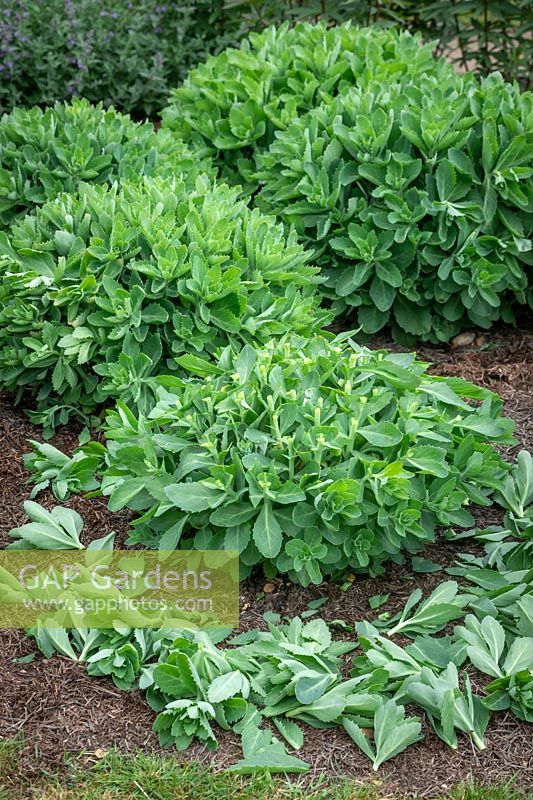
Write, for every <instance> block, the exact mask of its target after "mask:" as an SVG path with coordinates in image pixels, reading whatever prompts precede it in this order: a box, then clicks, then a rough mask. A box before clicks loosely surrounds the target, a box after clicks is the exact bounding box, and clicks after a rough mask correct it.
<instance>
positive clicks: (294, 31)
mask: <svg viewBox="0 0 533 800" xmlns="http://www.w3.org/2000/svg"><path fill="white" fill-rule="evenodd" d="M447 71H451V67H449V66H446V65H445V64H444V62H437V61H435V59H434V58H433V54H432V47H431V45H422V43H421V41H420V38H419V37H418V36H412V35H411V34H409V33H407V32H399V31H397V30H395V29H388V30H383V29H381V30H380V29H377V28H357V27H353V26H352V25H351V24H350V23H347V24H344V25H339V26H336V27H329V28H328V27H327V24H326V23H325V22H321V23H318V24H316V25H311V24H309V23H300V24H298V25H296V26H294V27H292V28H290V27H289V26H288V23H286V24H283V25H281V26H280V27H278V28H275V27H270V28H268V29H267V30H265V31H263V32H262V33H252V34H250V36H249V37H248V38H247V39H245V40H244V41H243V42H242V43H241V46H240V48H228V49H227V50H224V51H223V52H222V53H220V54H219V55H217V56H210V57H209V58H208V59H207V61H206V62H205V63H202V64H199V65H198V66H197V67H196V68H195V69H193V70H191V71H190V72H189V75H188V77H187V78H186V80H185V82H184V83H183V84H182V85H181V86H180V87H178V88H177V89H175V90H174V92H173V93H172V95H171V98H170V103H169V105H168V107H167V108H166V109H165V110H164V111H163V125H164V126H165V127H167V128H170V129H171V130H173V131H176V132H177V133H178V134H179V135H181V136H184V137H186V138H189V139H190V140H191V141H192V142H193V143H194V144H195V146H196V147H198V148H199V150H200V152H202V151H203V150H204V148H205V147H207V148H208V149H209V151H210V152H211V154H212V155H213V157H214V159H215V162H216V164H217V166H218V167H219V169H220V170H221V172H222V174H223V175H224V177H227V178H228V179H231V180H232V181H234V182H237V183H244V184H246V182H249V183H250V186H251V187H253V185H254V178H253V172H254V156H255V155H256V154H257V153H260V152H262V151H263V150H265V149H266V148H268V146H269V145H270V144H271V142H272V141H273V140H274V137H275V134H276V132H277V131H280V130H285V129H286V128H287V127H289V125H290V123H291V122H292V121H293V120H294V119H295V118H298V117H299V116H301V115H302V114H305V112H307V111H309V110H310V109H312V108H315V107H316V106H317V105H319V104H320V103H321V102H322V101H323V100H325V99H328V98H331V97H334V96H336V95H337V94H338V93H340V92H342V91H343V90H344V89H345V88H346V87H349V86H354V85H357V86H367V85H368V83H369V82H370V81H378V82H379V81H385V82H386V83H387V82H390V81H393V80H406V81H407V82H410V81H411V80H412V79H413V78H414V77H416V76H418V75H420V74H422V73H426V72H429V73H432V74H436V75H441V74H443V73H445V72H447Z"/></svg>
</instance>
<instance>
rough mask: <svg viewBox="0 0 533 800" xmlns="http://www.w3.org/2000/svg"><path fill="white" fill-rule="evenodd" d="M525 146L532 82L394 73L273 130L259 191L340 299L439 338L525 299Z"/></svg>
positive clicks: (509, 318)
mask: <svg viewBox="0 0 533 800" xmlns="http://www.w3.org/2000/svg"><path fill="white" fill-rule="evenodd" d="M532 153H533V95H531V93H524V94H521V93H520V92H519V89H518V87H517V86H516V85H512V84H509V83H505V82H504V81H503V80H502V78H501V77H500V76H499V75H498V74H494V75H492V76H490V77H489V78H487V79H486V80H484V81H482V82H481V83H479V82H477V81H476V79H475V78H473V76H471V75H466V76H459V75H454V74H453V73H443V74H441V75H438V76H435V75H431V74H423V75H420V76H417V77H416V78H415V79H414V80H412V82H410V83H405V82H402V81H401V80H397V79H396V78H395V76H394V75H391V76H390V77H389V79H388V80H386V81H381V82H378V81H373V82H370V83H369V84H368V85H366V86H358V87H356V88H351V89H349V90H347V91H345V92H343V93H342V94H340V95H339V96H338V97H336V98H330V99H325V100H324V102H323V103H322V104H321V105H320V106H319V107H318V108H316V109H314V110H313V111H311V112H309V114H308V115H306V116H303V117H301V118H299V119H296V120H294V121H293V122H292V124H291V125H290V126H288V128H287V130H285V131H281V132H279V133H278V134H277V137H276V140H275V141H274V143H273V144H272V145H271V147H270V149H269V150H268V151H267V152H263V153H261V154H259V156H258V163H259V169H258V173H257V177H258V179H259V180H260V182H261V184H262V189H261V192H260V194H259V195H258V197H257V199H256V201H257V204H258V206H259V207H260V208H262V209H263V210H269V211H274V212H275V213H277V214H279V215H280V216H281V218H282V219H283V220H285V222H286V223H287V224H291V225H293V226H294V227H295V228H296V230H297V232H298V235H299V238H300V241H302V242H303V243H304V244H305V245H306V246H308V247H310V248H312V249H313V250H314V252H315V259H316V263H318V264H319V265H320V266H321V267H322V269H323V275H324V292H325V294H326V295H327V297H329V298H330V300H331V302H332V308H333V310H334V312H335V313H337V314H340V313H345V312H350V313H352V314H353V315H354V317H355V318H356V320H357V323H358V325H359V326H360V327H361V330H362V331H363V332H364V333H366V334H372V333H375V332H377V331H379V330H381V329H382V328H383V327H384V326H385V325H389V326H391V328H392V331H393V334H394V335H395V337H396V338H397V339H399V340H401V341H408V342H411V341H414V340H415V339H416V338H421V339H425V340H430V341H447V340H448V339H450V338H451V337H452V336H454V335H455V334H457V333H458V332H459V331H460V330H461V329H464V328H465V327H468V326H471V325H479V326H481V327H483V328H489V327H490V326H491V325H492V324H493V323H494V322H496V321H497V320H499V319H502V320H504V321H505V322H513V321H514V315H513V308H514V307H515V305H517V304H524V303H526V302H527V301H528V291H529V300H530V301H531V293H530V290H528V271H529V267H530V266H531V264H532V263H533V256H532V252H531V232H532V219H533V217H532V212H533V181H532V176H533V160H532Z"/></svg>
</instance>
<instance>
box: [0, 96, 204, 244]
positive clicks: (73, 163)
mask: <svg viewBox="0 0 533 800" xmlns="http://www.w3.org/2000/svg"><path fill="white" fill-rule="evenodd" d="M201 172H212V167H211V165H210V162H209V161H208V160H207V159H205V158H202V156H201V155H200V154H198V153H195V154H194V155H193V154H192V153H191V151H190V150H189V148H188V147H187V145H185V144H184V143H183V142H181V141H180V140H179V139H178V138H177V137H175V136H173V135H172V134H171V133H170V132H169V131H162V130H160V131H158V132H157V133H156V132H155V131H154V128H153V126H152V124H151V123H144V124H139V123H137V122H134V121H133V120H132V119H131V118H130V117H129V116H128V115H126V114H120V113H118V112H117V111H115V110H114V109H113V108H108V109H105V108H103V107H102V105H101V104H99V105H96V106H93V105H91V104H90V103H89V102H87V100H83V99H74V100H72V102H70V103H56V104H55V105H54V106H52V107H49V108H47V109H45V110H44V111H43V110H41V109H40V108H37V107H34V108H16V109H15V110H14V111H13V112H12V113H11V114H6V115H4V116H3V117H2V118H1V119H0V228H2V227H4V228H5V227H8V226H9V225H10V224H11V223H12V221H13V219H15V218H16V217H18V216H20V215H23V214H25V213H27V212H28V211H32V210H33V209H34V208H35V207H36V206H41V205H43V203H45V202H46V201H47V200H51V199H54V198H55V197H57V196H58V195H59V194H60V193H61V192H74V191H76V190H77V188H78V186H79V184H80V183H81V182H82V181H84V182H87V183H99V184H110V183H112V182H113V181H115V180H117V179H135V180H138V179H139V178H140V177H142V176H143V175H151V176H155V175H160V176H167V177H169V176H176V175H179V174H181V175H182V176H183V177H184V178H186V179H188V180H189V182H190V183H191V185H192V186H193V185H194V181H195V179H196V177H197V176H198V175H199V174H200V173H201Z"/></svg>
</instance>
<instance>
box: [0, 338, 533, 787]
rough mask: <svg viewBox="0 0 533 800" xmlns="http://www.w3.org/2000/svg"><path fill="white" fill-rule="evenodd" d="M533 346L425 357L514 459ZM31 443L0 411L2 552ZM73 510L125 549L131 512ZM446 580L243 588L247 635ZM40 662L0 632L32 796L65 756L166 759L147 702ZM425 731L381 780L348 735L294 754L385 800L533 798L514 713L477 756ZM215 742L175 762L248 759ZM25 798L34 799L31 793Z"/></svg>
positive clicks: (530, 759) (0, 727)
mask: <svg viewBox="0 0 533 800" xmlns="http://www.w3.org/2000/svg"><path fill="white" fill-rule="evenodd" d="M532 345H533V333H532V332H531V331H530V330H529V331H528V330H526V331H524V330H520V331H509V330H503V329H502V330H499V331H496V332H491V333H488V334H481V335H480V336H478V337H476V339H475V341H474V342H473V343H472V344H471V345H468V346H465V347H451V346H450V345H443V346H439V347H432V346H423V347H421V348H420V349H419V350H418V357H419V358H420V359H422V360H426V361H430V362H432V363H433V364H434V366H433V367H432V371H433V372H435V373H438V374H441V375H455V376H461V377H464V378H467V379H469V380H471V381H474V382H475V383H478V384H480V385H482V386H486V387H488V388H490V389H492V390H494V391H496V392H498V393H499V394H500V395H501V397H502V399H503V400H504V401H505V411H506V413H507V414H508V415H509V416H511V417H513V418H514V419H515V421H516V424H517V431H516V439H517V442H518V444H517V445H516V447H513V448H510V449H509V452H510V453H513V454H514V453H515V452H516V451H517V450H518V449H520V448H523V447H527V448H529V449H533V448H532V442H533V397H532V396H531V384H532V377H533V346H532ZM372 346H379V347H387V348H389V349H402V348H398V347H397V346H396V345H394V344H393V343H391V342H390V341H388V340H386V339H385V338H379V339H375V340H374V341H373V342H372ZM28 438H36V439H39V438H40V437H39V431H38V429H37V428H35V427H34V426H32V425H31V424H30V423H29V421H28V420H27V418H26V417H25V416H24V414H23V413H22V411H20V410H18V409H13V407H12V405H11V403H10V400H9V398H7V397H4V398H3V401H2V402H1V404H0V445H1V448H2V449H1V453H2V458H1V460H0V503H1V511H2V518H1V520H0V546H4V545H5V544H6V543H7V541H8V536H7V533H8V531H9V530H10V529H11V528H12V527H14V526H15V525H17V524H20V523H22V522H23V521H24V512H23V509H22V502H23V501H24V500H25V499H26V498H27V496H28V487H27V486H26V485H25V480H26V475H25V472H24V468H23V464H22V454H23V453H24V452H27V450H28V446H27V443H26V440H27V439H28ZM76 439H77V430H76V428H75V427H74V426H71V427H69V428H67V429H66V430H64V431H62V432H61V433H60V434H59V435H58V436H57V437H56V438H55V439H54V440H53V442H54V444H56V446H58V447H60V448H61V449H64V450H66V451H68V450H70V449H72V448H73V447H74V446H75V444H76ZM39 501H40V502H41V503H43V505H45V506H47V507H49V508H50V507H52V506H53V505H54V504H55V503H54V500H53V498H52V496H51V495H50V494H49V493H45V494H43V495H41V496H40V497H39ZM66 505H68V506H70V507H71V508H75V509H76V510H77V511H78V512H79V513H80V514H81V515H82V516H83V518H84V520H85V530H84V534H83V537H82V538H84V540H85V542H87V541H88V540H90V539H93V538H98V537H100V536H102V535H104V534H105V533H107V532H108V531H109V530H116V531H117V532H118V542H119V543H123V542H124V539H125V536H126V531H127V528H128V519H129V517H128V513H127V512H122V513H119V514H110V513H109V512H108V511H107V508H106V503H105V501H104V500H101V499H92V500H86V499H84V498H82V497H72V498H70V500H69V501H68V502H67V503H66ZM476 516H477V521H478V523H479V524H480V525H488V524H494V523H497V522H499V520H500V519H501V514H500V513H499V512H498V511H497V510H495V509H488V510H480V511H479V512H476ZM462 549H464V543H463V547H462ZM457 551H458V548H457V546H456V545H452V544H451V543H448V542H444V541H440V542H438V543H437V544H436V545H433V546H431V547H428V548H427V550H426V552H425V555H426V556H427V557H428V558H431V559H432V560H433V561H436V562H438V563H439V564H441V565H443V566H447V565H450V564H451V563H452V562H453V561H454V558H455V556H456V553H457ZM443 579H444V574H443V573H442V572H438V573H429V574H413V573H412V572H411V571H410V569H409V566H408V565H406V566H394V565H393V566H392V567H391V569H390V570H389V571H388V572H387V575H386V577H384V578H379V579H365V578H364V577H358V578H356V579H355V580H354V581H353V583H352V585H351V586H350V588H349V589H348V590H347V591H341V588H340V586H338V585H325V586H321V587H311V588H308V589H303V588H302V587H299V586H295V585H292V584H287V583H285V582H282V581H273V582H272V584H271V585H270V586H267V587H266V588H267V589H268V590H271V589H273V591H268V592H264V591H263V589H264V584H265V581H264V580H263V579H262V578H261V577H260V576H257V577H256V578H254V579H250V580H248V581H246V582H245V583H244V584H243V585H242V594H241V627H242V629H246V628H250V627H257V626H258V625H261V624H262V615H263V613H264V612H265V611H267V610H275V611H277V612H279V613H281V614H286V615H288V616H290V617H293V616H295V615H297V614H299V613H300V612H302V611H303V610H305V608H306V606H307V603H308V602H309V601H310V600H312V599H315V598H317V597H321V596H324V595H328V596H329V601H328V602H327V603H326V604H325V605H324V606H323V607H322V608H321V610H320V612H319V613H320V614H321V615H323V616H324V617H325V618H326V619H328V620H330V621H331V620H335V619H342V620H345V621H346V622H347V623H349V624H353V623H354V622H355V621H357V620H358V619H361V618H363V617H369V616H371V615H372V614H373V613H376V612H371V611H370V609H369V605H368V598H369V597H370V596H372V595H375V594H381V593H383V594H389V595H390V601H389V604H388V605H387V606H386V607H385V608H386V609H387V610H391V611H394V610H397V609H398V608H400V607H402V605H403V604H404V602H405V600H406V598H407V596H408V595H409V593H410V592H411V591H412V589H413V588H415V586H420V588H422V590H423V591H424V592H429V591H431V589H432V588H434V586H435V585H436V584H437V583H439V582H440V581H441V580H443ZM381 610H383V609H380V611H381ZM34 652H35V646H34V644H33V643H32V641H31V640H29V639H27V638H26V637H25V636H24V635H23V633H22V632H19V631H0V739H11V738H14V737H19V736H22V737H23V742H24V744H23V748H22V751H21V762H20V764H21V766H20V769H21V771H22V773H23V775H24V778H25V780H26V781H30V782H31V783H33V784H34V785H37V784H38V779H39V775H40V774H41V773H42V772H43V771H46V772H47V773H49V774H50V773H60V774H62V773H65V769H66V767H65V753H66V754H67V755H68V756H70V757H73V758H74V759H75V761H76V762H77V763H78V764H80V765H88V764H91V763H94V762H95V761H97V760H98V758H101V757H102V755H103V754H104V753H105V752H106V751H108V750H110V749H111V748H117V749H118V750H120V751H122V752H129V753H135V752H136V751H138V750H139V749H142V750H144V751H145V752H159V747H158V743H157V738H156V735H155V734H154V733H153V732H152V731H151V727H152V723H153V720H154V717H155V714H154V713H153V712H152V711H151V709H150V708H149V707H148V705H147V704H146V702H145V700H144V698H143V695H142V693H140V692H136V691H133V692H123V691H120V690H119V689H116V688H115V687H114V685H113V684H112V682H111V681H110V680H107V679H97V678H90V677H88V676H87V675H86V673H85V670H84V668H83V666H82V665H78V664H75V663H73V662H71V661H69V660H67V659H64V658H61V657H54V658H52V659H50V660H46V659H44V658H43V657H42V656H41V655H40V654H36V655H35V659H34V660H33V661H32V663H29V664H28V663H23V662H21V661H20V660H19V659H20V658H21V657H23V656H26V655H29V654H31V653H34ZM474 681H475V683H477V682H478V681H480V677H479V676H475V675H474ZM480 682H481V683H482V681H480ZM423 726H424V733H425V734H426V736H425V739H424V740H423V741H422V742H419V743H417V744H416V745H414V746H412V747H410V748H408V749H407V750H406V751H405V752H404V753H402V754H400V755H399V756H397V757H396V758H395V759H394V760H392V761H390V762H388V763H386V764H385V765H384V767H382V769H381V770H380V772H379V773H378V776H376V774H375V773H372V771H371V768H370V766H369V764H370V762H369V761H368V760H367V759H366V757H365V756H364V755H363V754H362V753H361V752H360V751H359V749H358V748H357V747H356V746H355V745H354V744H353V742H352V741H351V740H350V739H349V738H348V736H347V735H346V734H345V733H344V732H343V731H342V729H335V730H328V731H327V733H326V732H324V731H321V730H313V729H311V728H308V729H306V736H305V745H304V748H303V749H302V750H301V751H300V753H299V755H300V756H301V757H302V758H304V759H305V760H307V761H309V762H310V764H311V765H312V769H311V773H310V777H311V778H313V777H317V776H319V775H324V774H326V775H327V776H329V777H330V778H331V779H332V780H335V779H341V778H346V777H351V778H354V779H355V780H356V781H358V782H359V781H360V782H365V781H368V780H371V781H373V783H374V785H377V786H378V787H379V788H380V791H381V793H382V794H383V795H389V794H392V793H394V792H395V791H398V792H399V793H400V792H401V793H402V794H403V795H404V796H407V797H415V796H416V797H420V798H430V797H434V796H436V795H440V796H442V795H443V794H446V792H447V789H448V788H449V787H451V786H453V785H454V784H456V783H459V782H463V781H466V780H468V779H469V778H474V779H476V780H477V781H478V782H480V783H481V784H489V783H501V782H503V781H507V780H509V779H513V778H515V779H516V781H517V785H518V786H521V787H523V788H524V789H526V790H531V791H533V747H532V740H533V735H532V727H531V725H527V724H526V723H522V722H520V721H519V720H517V719H516V718H515V717H514V716H512V715H511V714H509V713H501V714H496V715H494V717H493V718H492V720H491V722H490V724H489V728H488V730H487V737H486V738H487V749H486V750H485V751H484V752H482V753H480V752H478V751H477V750H475V749H474V748H473V746H472V745H471V744H470V742H469V741H468V739H466V738H463V737H461V740H460V746H459V748H458V750H457V751H453V750H451V749H450V748H449V747H448V746H447V745H445V744H444V743H443V742H442V741H441V740H440V739H438V738H437V736H436V735H435V734H434V733H433V732H432V730H431V729H430V727H429V725H428V724H427V722H426V721H424V723H423ZM217 735H218V738H219V748H218V750H217V751H216V752H215V753H206V751H205V750H204V749H203V748H202V747H201V746H199V745H198V744H195V745H193V746H191V747H190V748H189V750H188V751H187V752H186V753H185V754H178V753H175V755H176V758H178V759H196V760H200V761H202V762H205V763H206V764H209V765H211V766H212V767H214V768H216V769H220V768H223V767H225V766H228V765H229V764H231V763H233V762H235V761H236V760H237V759H238V758H239V757H240V755H241V753H240V746H239V740H238V738H237V737H236V736H234V735H233V734H230V733H223V732H218V731H217ZM166 752H167V753H168V752H169V751H166ZM170 752H173V751H170ZM0 777H1V776H0ZM28 793H29V794H28V796H33V795H31V790H30V789H28ZM37 796H38V794H37Z"/></svg>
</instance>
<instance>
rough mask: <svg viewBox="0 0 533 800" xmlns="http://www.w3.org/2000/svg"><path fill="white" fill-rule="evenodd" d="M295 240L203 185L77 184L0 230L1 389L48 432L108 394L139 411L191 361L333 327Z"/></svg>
mask: <svg viewBox="0 0 533 800" xmlns="http://www.w3.org/2000/svg"><path fill="white" fill-rule="evenodd" d="M307 260H308V254H306V253H305V251H304V250H303V248H302V246H301V245H299V244H298V243H297V242H296V239H295V236H294V235H293V234H290V235H288V236H285V235H284V234H283V229H282V227H281V225H280V224H279V223H277V222H276V221H275V220H274V219H273V218H272V217H267V216H264V215H262V214H261V213H260V212H259V211H257V210H255V211H250V210H249V209H248V208H247V207H246V206H245V204H244V202H243V201H239V200H238V197H237V190H235V189H230V188H228V187H227V186H225V185H216V184H214V183H212V182H210V181H209V179H208V178H207V176H201V177H199V178H198V179H197V182H196V185H195V188H194V189H191V188H190V186H189V185H188V183H187V182H185V181H183V180H181V179H163V178H157V179H155V178H153V179H151V178H145V179H144V181H143V182H142V183H140V184H139V183H138V182H128V183H125V184H123V185H122V186H121V187H119V186H118V185H116V184H115V185H114V186H112V187H110V188H107V187H104V186H90V185H87V184H83V185H82V186H81V187H80V192H79V193H78V194H77V195H67V194H65V195H62V196H60V197H59V198H57V199H56V200H54V201H51V202H49V203H47V204H46V205H45V206H44V207H43V208H42V209H40V210H39V211H37V212H36V214H35V215H33V216H31V215H28V216H26V217H25V219H24V220H22V221H21V222H20V223H18V224H17V225H15V226H14V227H13V230H12V234H11V236H10V237H8V236H7V235H6V234H0V276H1V279H2V288H1V289H0V306H1V310H0V385H2V386H3V387H4V388H8V389H9V390H11V391H16V392H17V393H18V397H20V396H21V394H22V392H24V391H25V390H26V389H28V390H30V391H32V392H33V393H34V394H35V395H36V404H37V408H36V411H34V412H33V413H32V418H33V419H34V421H36V422H40V423H42V424H44V425H45V426H46V427H47V429H48V430H50V429H52V428H53V427H54V426H56V425H57V424H62V423H64V422H66V421H67V419H68V418H69V416H71V415H73V414H80V413H81V414H88V413H90V412H91V411H92V410H93V409H94V408H95V407H96V406H97V405H98V404H100V403H102V402H104V401H105V400H106V399H107V398H109V397H121V399H122V400H123V401H124V402H126V403H129V404H131V405H133V406H136V405H137V406H140V407H142V406H143V404H144V403H146V402H147V398H148V397H149V394H150V392H149V378H150V376H151V375H153V374H157V373H158V372H161V371H165V372H166V371H169V370H171V371H172V370H176V369H177V368H178V365H177V363H176V360H175V359H176V357H179V356H180V355H181V354H182V353H184V352H207V353H213V352H215V351H216V350H217V348H219V347H220V346H224V345H226V344H227V343H228V341H229V340H230V339H236V340H238V341H241V342H242V341H265V340H268V339H270V338H272V337H274V338H275V337H278V336H280V335H282V334H284V333H286V332H287V331H290V330H296V331H300V332H306V331H310V330H311V329H313V328H314V327H315V326H320V324H321V323H322V322H324V321H326V320H327V319H328V315H327V313H326V312H321V311H320V310H319V309H318V300H317V296H316V292H315V284H316V282H317V280H318V279H317V277H316V272H317V270H316V269H315V268H314V267H311V266H308V265H307V263H306V262H307Z"/></svg>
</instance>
